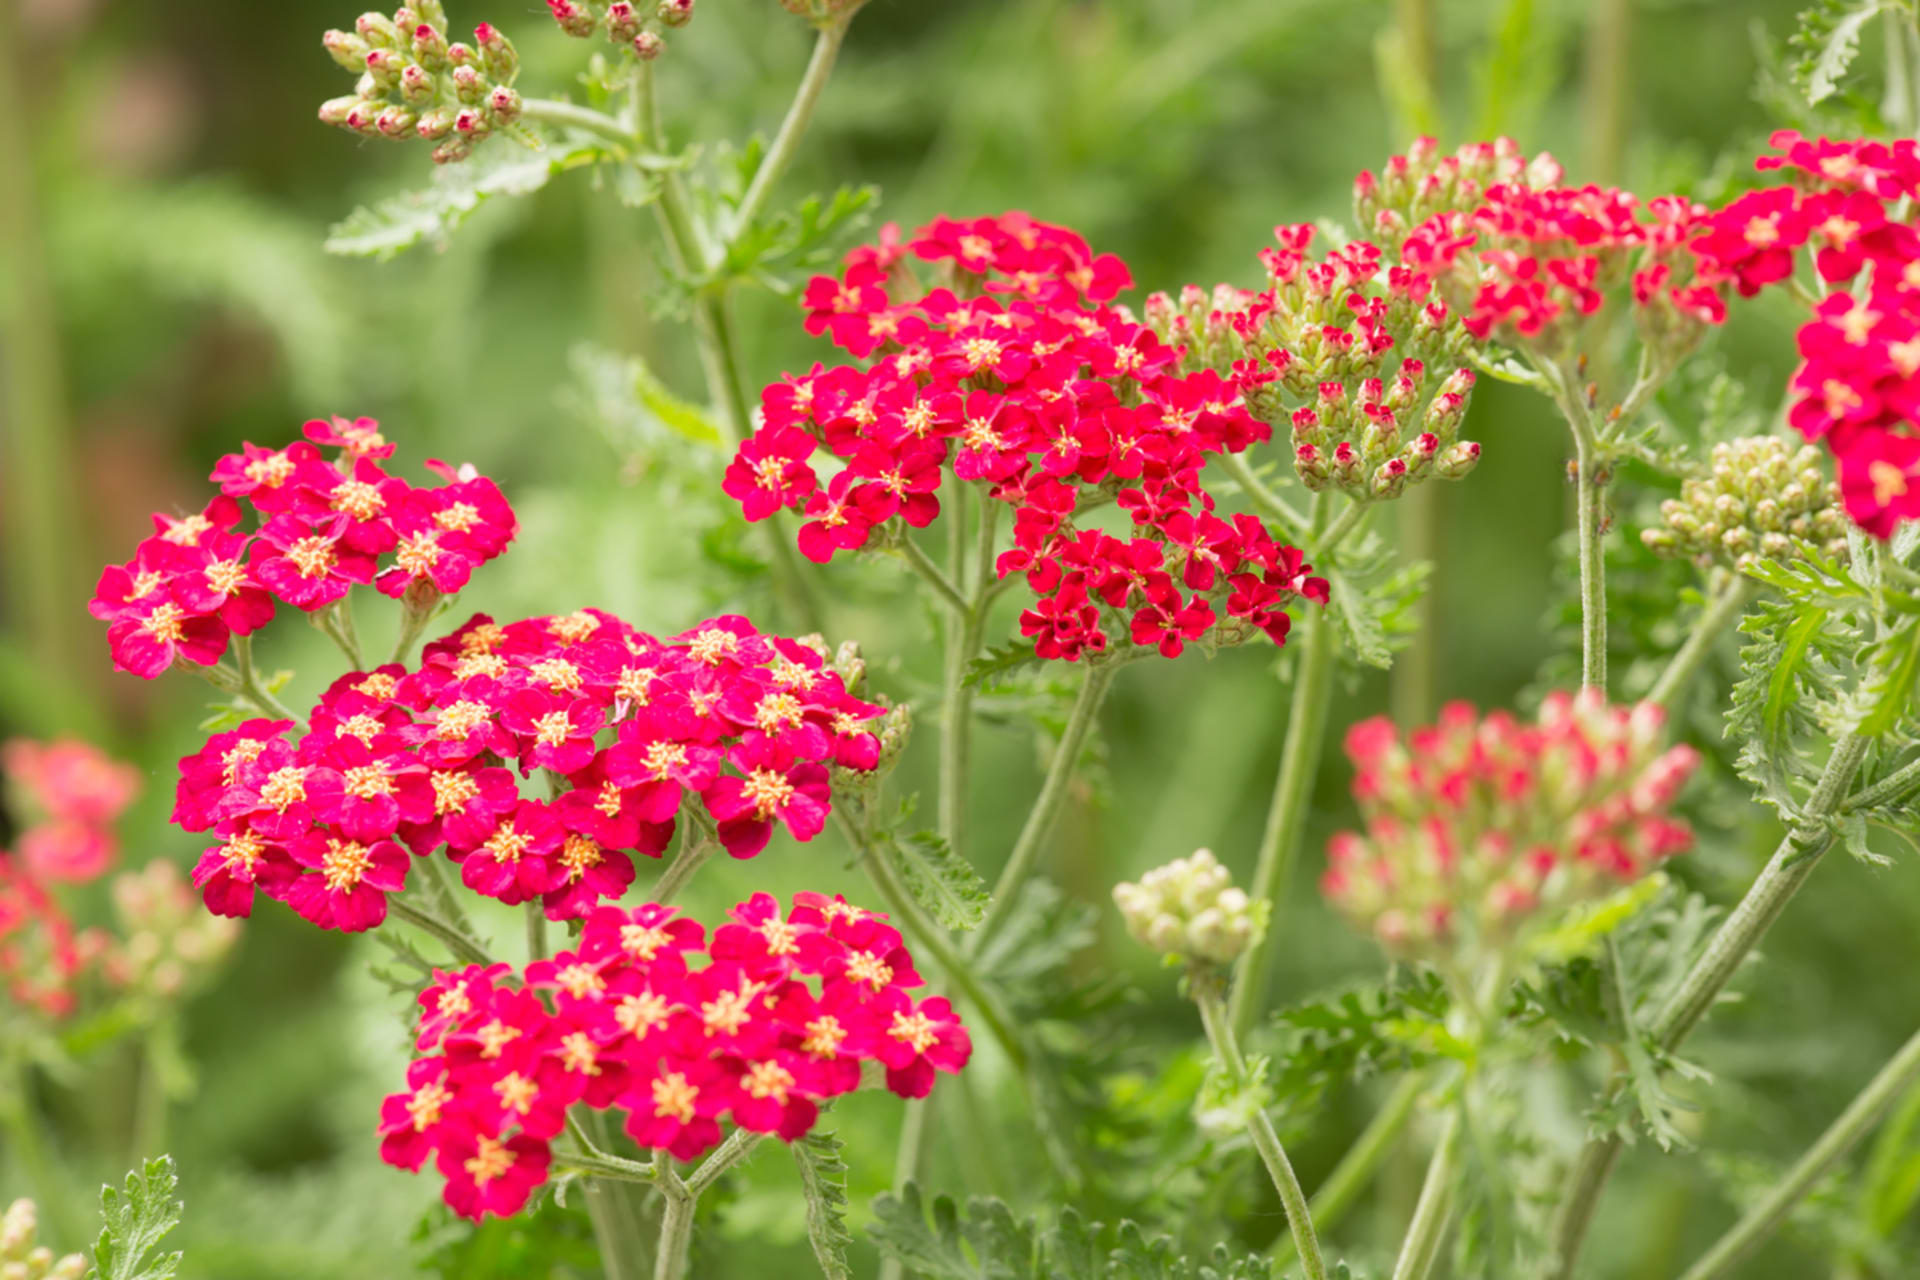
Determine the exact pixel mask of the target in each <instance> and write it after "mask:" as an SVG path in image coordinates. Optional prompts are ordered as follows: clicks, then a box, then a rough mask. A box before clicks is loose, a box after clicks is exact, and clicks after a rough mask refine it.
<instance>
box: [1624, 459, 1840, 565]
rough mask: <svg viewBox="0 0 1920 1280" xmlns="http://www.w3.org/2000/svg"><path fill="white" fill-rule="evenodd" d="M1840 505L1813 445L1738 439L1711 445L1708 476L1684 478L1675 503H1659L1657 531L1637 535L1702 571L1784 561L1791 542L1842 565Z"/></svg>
mask: <svg viewBox="0 0 1920 1280" xmlns="http://www.w3.org/2000/svg"><path fill="white" fill-rule="evenodd" d="M1840 503H1841V498H1840V486H1839V485H1837V484H1835V483H1834V482H1833V481H1831V480H1829V479H1827V477H1826V475H1825V474H1824V473H1823V472H1822V471H1821V469H1820V453H1819V451H1818V450H1817V449H1815V448H1814V447H1813V446H1812V445H1802V446H1800V447H1799V448H1797V449H1796V448H1795V447H1794V446H1792V445H1790V444H1788V443H1787V442H1786V441H1784V440H1782V439H1780V438H1779V437H1777V436H1744V437H1742V438H1740V439H1738V440H1728V441H1724V442H1722V443H1720V444H1717V445H1715V446H1714V447H1713V452H1712V456H1711V459H1710V463H1709V470H1708V472H1707V474H1706V475H1704V476H1693V477H1691V478H1689V479H1688V480H1687V481H1686V482H1685V483H1683V484H1682V485H1681V488H1680V496H1679V497H1678V498H1677V499H1669V500H1668V501H1666V502H1663V503H1661V504H1660V515H1661V518H1662V520H1663V522H1664V524H1663V527H1661V528H1655V529H1645V530H1642V531H1641V534H1640V540H1641V541H1642V542H1644V543H1645V544H1646V545H1647V546H1648V547H1649V548H1650V549H1651V550H1652V551H1654V552H1655V553H1656V554H1658V555H1663V556H1686V557H1688V558H1690V559H1692V560H1693V561H1694V562H1695V563H1697V564H1699V565H1700V566H1701V567H1703V568H1705V567H1709V566H1712V565H1715V564H1721V565H1727V566H1731V567H1735V568H1739V567H1744V566H1745V565H1747V564H1749V563H1751V562H1752V561H1754V560H1756V559H1767V560H1785V559H1788V558H1790V557H1791V556H1792V555H1793V553H1794V546H1795V543H1796V542H1806V543H1811V544H1812V545H1813V546H1815V547H1817V548H1818V549H1819V550H1820V551H1821V552H1822V553H1823V554H1825V555H1827V556H1830V557H1833V558H1835V559H1844V558H1845V557H1846V554H1847V518H1846V514H1845V512H1844V510H1843V509H1842V507H1841V505H1840Z"/></svg>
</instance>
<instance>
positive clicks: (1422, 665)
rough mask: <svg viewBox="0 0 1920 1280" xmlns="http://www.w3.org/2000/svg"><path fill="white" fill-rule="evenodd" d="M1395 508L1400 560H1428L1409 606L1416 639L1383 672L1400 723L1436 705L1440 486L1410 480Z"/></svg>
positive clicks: (1423, 716) (1426, 715)
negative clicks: (1421, 586)
mask: <svg viewBox="0 0 1920 1280" xmlns="http://www.w3.org/2000/svg"><path fill="white" fill-rule="evenodd" d="M1394 512H1395V514H1396V515H1397V516H1398V517H1399V523H1398V528H1397V529H1396V531H1395V532H1396V534H1397V537H1398V541H1399V549H1400V556H1401V558H1402V560H1403V561H1405V562H1406V563H1408V564H1412V563H1414V562H1415V561H1418V560H1425V561H1426V562H1427V563H1428V564H1430V565H1432V566H1433V568H1432V571H1431V572H1430V574H1429V575H1428V578H1427V589H1426V590H1425V591H1423V592H1421V593H1420V599H1419V601H1418V602H1417V603H1416V604H1415V605H1414V607H1413V611H1412V613H1413V616H1412V622H1413V630H1414V634H1415V635H1417V636H1419V637H1420V641H1419V643H1418V644H1413V645H1409V646H1408V647H1407V648H1406V649H1404V650H1402V651H1401V652H1400V653H1398V654H1396V655H1395V656H1394V660H1393V670H1392V671H1391V672H1389V673H1388V683H1389V685H1390V695H1389V696H1390V702H1391V706H1392V709H1393V718H1394V719H1395V720H1396V721H1398V722H1399V723H1401V724H1421V723H1424V722H1425V721H1427V720H1428V719H1430V718H1431V717H1432V715H1433V712H1434V709H1435V706H1436V691H1437V689H1438V688H1439V675H1438V672H1439V666H1440V656H1441V650H1442V648H1443V644H1444V641H1443V637H1442V636H1441V634H1440V617H1439V614H1440V609H1439V595H1440V592H1439V586H1440V584H1439V581H1438V578H1439V575H1440V573H1441V570H1442V566H1443V565H1444V564H1445V563H1446V562H1445V560H1444V559H1443V558H1442V557H1441V555H1440V541H1441V536H1442V533H1441V522H1440V491H1439V489H1438V488H1437V487H1436V486H1435V485H1432V484H1416V485H1413V486H1412V487H1410V488H1409V489H1408V490H1407V491H1406V493H1404V494H1402V495H1401V496H1400V498H1399V499H1398V500H1397V501H1396V502H1395V503H1394Z"/></svg>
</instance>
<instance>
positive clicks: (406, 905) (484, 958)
mask: <svg viewBox="0 0 1920 1280" xmlns="http://www.w3.org/2000/svg"><path fill="white" fill-rule="evenodd" d="M387 911H388V913H389V914H391V915H392V916H393V917H394V918H395V919H396V920H404V921H406V922H407V923H408V924H410V925H412V926H413V927H414V928H416V929H418V930H420V931H421V932H422V933H430V934H432V935H433V936H434V937H436V938H438V939H439V940H440V941H441V942H442V943H444V944H445V946H446V948H447V950H449V951H451V952H452V953H453V954H454V956H455V957H456V958H457V959H460V960H464V961H466V962H467V963H468V964H481V965H485V964H492V963H493V957H492V956H490V955H488V954H487V952H486V949H485V948H484V947H482V946H481V945H480V944H479V943H477V942H475V941H474V940H473V939H472V938H470V937H468V936H467V935H466V933H464V932H463V931H462V930H460V929H458V928H456V927H455V926H453V925H451V924H449V923H447V922H446V921H445V920H442V919H441V918H440V917H439V916H437V915H434V914H433V913H432V912H430V911H423V910H421V909H420V908H419V907H416V906H414V905H413V904H412V903H411V902H408V901H407V900H406V899H405V898H402V897H400V896H399V895H398V894H396V895H394V896H393V897H391V898H388V899H387Z"/></svg>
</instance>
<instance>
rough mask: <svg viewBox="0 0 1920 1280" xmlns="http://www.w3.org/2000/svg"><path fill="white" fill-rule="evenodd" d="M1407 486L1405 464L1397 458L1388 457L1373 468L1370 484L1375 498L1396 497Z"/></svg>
mask: <svg viewBox="0 0 1920 1280" xmlns="http://www.w3.org/2000/svg"><path fill="white" fill-rule="evenodd" d="M1406 487H1407V464H1406V463H1405V462H1403V461H1402V460H1400V459H1399V458H1389V459H1388V460H1387V461H1385V462H1383V463H1381V464H1380V466H1379V467H1377V468H1376V469H1375V470H1374V473H1373V480H1372V483H1371V485H1370V488H1371V489H1372V493H1373V496H1374V497H1376V498H1397V497H1399V496H1400V494H1401V492H1402V491H1404V490H1405V489H1406Z"/></svg>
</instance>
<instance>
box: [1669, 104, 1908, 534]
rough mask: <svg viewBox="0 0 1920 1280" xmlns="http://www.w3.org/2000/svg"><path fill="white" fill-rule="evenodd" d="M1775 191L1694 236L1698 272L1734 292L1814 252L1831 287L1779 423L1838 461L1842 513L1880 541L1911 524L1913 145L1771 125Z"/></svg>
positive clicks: (1770, 278) (1740, 202) (1783, 276)
mask: <svg viewBox="0 0 1920 1280" xmlns="http://www.w3.org/2000/svg"><path fill="white" fill-rule="evenodd" d="M1773 146H1774V148H1775V150H1776V151H1778V152H1780V153H1781V154H1778V155H1771V156H1762V157H1760V159H1759V160H1758V161H1757V162H1756V164H1757V167H1758V168H1760V169H1762V170H1782V169H1784V170H1787V171H1789V176H1790V177H1791V179H1792V181H1791V182H1789V183H1788V184H1787V185H1784V186H1777V187H1768V188H1764V189H1762V190H1758V191H1750V192H1747V193H1746V194H1745V195H1742V196H1740V197H1738V198H1737V199H1735V200H1734V201H1732V202H1731V203H1729V204H1728V205H1727V207H1726V208H1724V209H1722V210H1720V211H1719V212H1717V213H1716V214H1714V215H1713V217H1712V218H1711V219H1710V220H1709V222H1708V224H1707V226H1706V228H1705V230H1704V232H1703V234H1701V235H1700V236H1699V238H1697V239H1696V240H1695V241H1694V251H1695V252H1696V253H1698V254H1699V256H1700V260H1701V264H1702V270H1703V271H1711V272H1713V273H1715V274H1717V275H1719V276H1721V277H1723V278H1725V279H1727V280H1731V281H1732V282H1733V283H1734V285H1735V286H1736V287H1737V288H1738V289H1739V291H1740V293H1741V294H1742V295H1743V296H1749V297H1750V296H1752V295H1753V294H1755V293H1757V292H1759V291H1760V290H1761V289H1762V288H1764V287H1766V286H1768V285H1772V284H1777V283H1780V282H1783V281H1786V280H1789V279H1791V278H1792V276H1793V274H1794V264H1795V262H1796V261H1797V255H1799V254H1800V253H1802V252H1803V251H1809V250H1810V251H1811V256H1812V259H1813V266H1814V273H1815V275H1817V276H1818V278H1819V280H1820V283H1821V285H1822V287H1824V288H1826V289H1829V290H1830V292H1827V293H1826V294H1825V296H1823V297H1822V298H1821V299H1820V301H1819V302H1818V303H1817V304H1816V305H1815V307H1814V310H1813V315H1812V316H1811V317H1810V318H1809V319H1808V321H1807V323H1806V324H1805V325H1803V326H1802V327H1801V329H1800V334H1799V347H1800V355H1801V359H1802V361H1803V363H1802V364H1801V366H1800V368H1799V370H1798V371H1797V372H1796V373H1795V374H1794V375H1793V378H1792V381H1791V382H1790V383H1789V385H1788V390H1789V396H1790V398H1791V399H1792V406H1791V409H1790V411H1789V413H1788V419H1789V421H1791V422H1792V423H1793V425H1794V427H1795V428H1796V429H1797V430H1799V432H1800V433H1801V434H1802V435H1804V436H1806V437H1807V438H1808V439H1809V440H1825V441H1826V443H1827V445H1828V447H1829V448H1831V449H1832V450H1833V454H1834V457H1835V458H1836V459H1837V460H1838V464H1839V473H1840V489H1841V493H1842V494H1843V496H1844V497H1845V500H1846V505H1847V513H1848V515H1850V516H1851V517H1852V518H1853V520H1854V522H1855V523H1856V524H1858V525H1859V526H1860V527H1861V528H1863V529H1865V530H1867V531H1868V532H1869V533H1872V534H1873V535H1875V536H1876V537H1881V538H1885V537H1888V536H1890V535H1891V534H1892V532H1893V529H1894V526H1895V525H1897V524H1898V523H1899V522H1900V521H1902V520H1914V519H1920V433H1916V432H1915V430H1914V425H1913V424H1914V422H1915V420H1916V418H1920V232H1916V230H1915V227H1914V225H1913V223H1912V221H1911V220H1910V215H1908V217H1909V220H1907V221H1902V220H1901V216H1902V214H1903V212H1904V206H1905V204H1906V203H1908V202H1910V201H1911V200H1912V199H1913V197H1914V196H1915V194H1916V193H1917V192H1920V144H1917V143H1915V142H1914V141H1913V140H1912V139H1901V140H1899V141H1896V142H1891V143H1886V142H1874V141H1869V140H1865V139H1853V140H1846V141H1836V140H1830V139H1826V138H1820V139H1808V138H1804V137H1802V136H1800V135H1799V134H1797V133H1794V132H1791V131H1785V132H1781V133H1777V134H1775V135H1774V137H1773Z"/></svg>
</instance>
